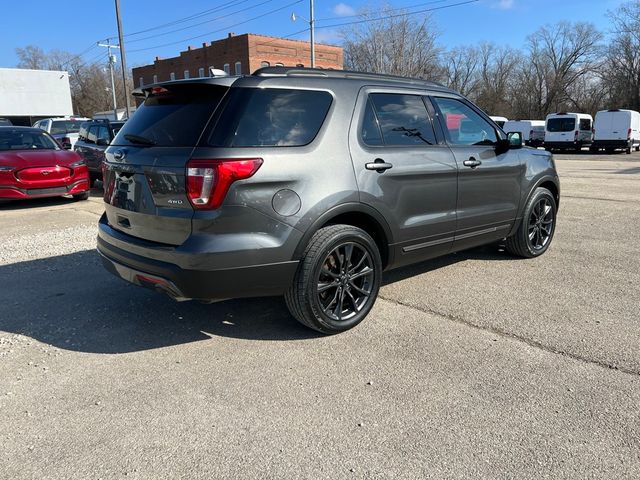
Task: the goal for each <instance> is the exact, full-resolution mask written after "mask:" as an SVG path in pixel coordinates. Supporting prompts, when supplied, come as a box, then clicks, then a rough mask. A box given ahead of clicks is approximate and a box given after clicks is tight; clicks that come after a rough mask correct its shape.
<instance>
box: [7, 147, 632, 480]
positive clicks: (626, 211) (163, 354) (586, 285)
mask: <svg viewBox="0 0 640 480" xmlns="http://www.w3.org/2000/svg"><path fill="white" fill-rule="evenodd" d="M556 158H557V164H558V168H559V170H560V174H561V181H562V188H563V191H562V201H561V207H560V215H559V220H558V222H559V223H558V230H557V232H556V237H555V239H554V244H553V245H552V247H551V249H550V251H549V252H548V253H547V254H546V255H544V256H543V257H541V258H539V259H535V260H518V259H514V258H512V257H509V256H507V255H505V254H504V253H502V252H499V251H497V250H496V249H495V248H482V249H475V250H472V251H468V252H463V253H459V254H454V255H448V256H446V257H444V258H441V259H437V260H434V261H431V262H426V263H424V264H421V265H417V266H413V267H409V268H406V269H402V270H398V271H394V272H389V273H388V274H387V275H386V277H385V286H384V287H383V288H382V290H381V298H380V299H379V301H378V302H377V303H376V306H375V308H374V310H373V311H372V314H371V315H370V317H369V318H368V319H367V320H366V321H365V322H364V323H363V324H362V325H361V326H359V327H358V328H356V329H354V330H352V331H350V332H347V333H345V334H342V335H337V336H333V337H322V336H317V335H316V334H314V333H313V332H310V331H308V330H306V329H305V328H303V327H301V326H300V325H298V324H297V323H296V322H295V321H294V320H292V319H291V317H290V316H289V315H288V313H287V311H286V309H285V307H284V305H283V302H282V300H281V299H277V298H268V299H257V300H242V301H233V300H232V301H227V302H222V303H219V304H214V305H201V304H196V303H175V302H173V301H171V300H170V299H168V298H165V297H164V296H161V295H158V294H155V293H154V292H150V291H147V290H144V289H140V288H136V287H133V286H130V285H127V284H125V283H124V282H122V281H120V280H118V279H116V278H113V277H112V276H110V275H108V274H107V273H106V272H105V271H104V270H103V268H102V267H101V265H100V262H99V259H98V257H97V254H96V252H95V250H94V246H95V234H96V227H95V224H96V221H97V218H98V215H99V214H100V212H101V210H102V206H101V203H100V202H101V199H100V197H99V192H94V194H95V196H94V197H93V198H91V199H90V200H89V201H86V202H73V201H71V200H66V199H61V200H46V201H44V200H41V201H37V202H28V203H25V204H9V205H3V206H0V232H1V233H0V284H2V285H3V288H2V289H0V302H1V304H2V305H3V307H2V308H1V309H0V478H11V479H14V478H38V479H42V478H52V479H59V478H78V479H87V478H105V479H106V478H139V479H147V478H150V479H155V478H189V479H192V478H203V479H204V478H278V479H279V478H314V479H315V478H328V479H340V478H438V479H439V478H474V479H475V478H504V479H507V478H509V479H511V478H518V479H529V478H530V479H538V478H571V479H574V478H580V479H583V478H594V479H602V478H640V456H639V454H640V420H639V417H638V405H639V404H640V377H639V374H640V355H639V354H638V352H640V348H639V347H640V340H639V336H638V334H637V328H638V318H639V317H638V313H637V310H638V305H640V295H639V293H638V292H639V290H638V288H637V287H636V286H637V285H638V283H639V281H640V273H639V272H640V255H639V253H640V252H639V250H640V247H639V246H638V242H637V238H638V237H639V236H640V222H638V218H639V213H640V211H639V210H640V200H639V199H638V193H639V192H640V154H638V153H636V154H633V155H631V156H628V155H613V156H600V155H586V154H585V155H558V156H557V157H556Z"/></svg>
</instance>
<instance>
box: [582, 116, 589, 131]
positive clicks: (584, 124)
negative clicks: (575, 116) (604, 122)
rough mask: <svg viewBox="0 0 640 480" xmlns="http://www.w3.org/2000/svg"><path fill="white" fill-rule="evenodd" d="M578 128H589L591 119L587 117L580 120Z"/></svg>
mask: <svg viewBox="0 0 640 480" xmlns="http://www.w3.org/2000/svg"><path fill="white" fill-rule="evenodd" d="M580 130H591V120H589V119H588V118H583V119H582V120H580Z"/></svg>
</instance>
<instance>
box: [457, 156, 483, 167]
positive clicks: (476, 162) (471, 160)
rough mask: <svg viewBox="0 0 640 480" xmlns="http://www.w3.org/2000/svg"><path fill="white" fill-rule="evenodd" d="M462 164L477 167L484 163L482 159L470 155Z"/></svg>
mask: <svg viewBox="0 0 640 480" xmlns="http://www.w3.org/2000/svg"><path fill="white" fill-rule="evenodd" d="M462 164H463V165H464V166H465V167H471V168H476V167H478V166H480V165H482V162H481V161H480V160H476V159H475V158H473V157H469V160H465V161H464V162H462Z"/></svg>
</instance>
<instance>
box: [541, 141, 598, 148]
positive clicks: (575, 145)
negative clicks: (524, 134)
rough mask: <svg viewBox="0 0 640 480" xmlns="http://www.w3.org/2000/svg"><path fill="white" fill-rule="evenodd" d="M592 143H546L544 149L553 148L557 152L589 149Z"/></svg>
mask: <svg viewBox="0 0 640 480" xmlns="http://www.w3.org/2000/svg"><path fill="white" fill-rule="evenodd" d="M589 145H591V141H588V140H578V141H577V142H544V148H552V149H555V150H573V149H576V148H582V147H588V146H589Z"/></svg>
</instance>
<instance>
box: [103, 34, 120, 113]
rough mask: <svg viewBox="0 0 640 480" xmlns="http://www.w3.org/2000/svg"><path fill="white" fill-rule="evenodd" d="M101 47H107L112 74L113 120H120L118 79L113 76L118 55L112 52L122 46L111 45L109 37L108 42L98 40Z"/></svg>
mask: <svg viewBox="0 0 640 480" xmlns="http://www.w3.org/2000/svg"><path fill="white" fill-rule="evenodd" d="M98 46H99V47H106V49H107V55H108V56H109V74H110V75H111V96H112V100H113V120H114V121H117V120H118V106H117V105H116V81H115V79H114V78H113V66H114V65H115V63H116V56H115V55H113V54H112V53H111V49H112V48H120V47H119V46H118V45H111V42H110V41H109V39H108V38H107V43H106V44H105V43H100V42H98Z"/></svg>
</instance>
